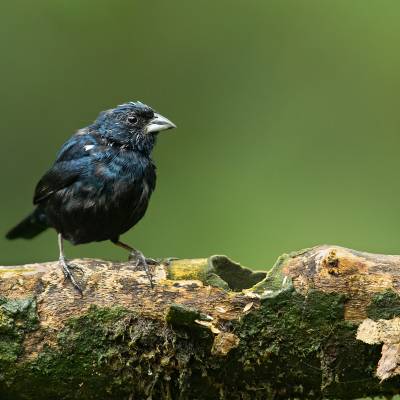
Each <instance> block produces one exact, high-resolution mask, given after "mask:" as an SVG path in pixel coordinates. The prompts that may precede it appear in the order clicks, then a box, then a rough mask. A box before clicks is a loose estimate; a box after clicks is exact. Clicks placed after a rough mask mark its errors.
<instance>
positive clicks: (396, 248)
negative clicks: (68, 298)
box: [0, 0, 400, 269]
mask: <svg viewBox="0 0 400 400" xmlns="http://www.w3.org/2000/svg"><path fill="white" fill-rule="evenodd" d="M399 13H400V3H399V2H398V1H397V0H393V1H390V0H379V1H376V0H352V1H348V0H334V1H321V0H302V1H299V0H291V1H290V0H268V1H266V0H258V1H256V0H241V1H238V0H219V1H215V0H201V1H187V0H174V1H165V0H153V1H134V0H113V1H106V0H86V1H82V0H36V1H31V0H16V1H9V2H3V3H2V5H1V13H0V46H1V48H0V50H1V52H0V57H1V62H0V79H1V97H0V110H1V146H0V156H1V169H0V175H1V189H0V190H1V207H0V221H1V222H0V227H1V236H2V237H1V239H0V263H1V264H11V263H12V264H14V263H23V262H32V261H44V260H54V259H56V257H57V255H58V250H57V244H56V236H55V234H54V232H51V231H48V232H46V233H45V234H43V235H41V236H40V237H38V238H37V239H35V240H33V241H15V242H7V241H6V240H5V239H3V234H4V233H5V232H6V231H7V229H8V228H10V227H11V226H12V225H13V224H15V223H16V222H18V221H19V219H21V218H22V217H24V216H25V215H26V214H27V213H28V212H29V211H30V210H31V207H32V206H31V199H32V193H33V190H34V187H35V184H36V182H37V180H38V179H39V178H40V177H41V175H42V174H43V172H44V171H45V170H46V169H47V168H48V167H49V166H50V165H51V163H52V162H53V160H54V157H55V154H56V152H57V151H58V149H59V147H60V146H61V144H62V143H63V142H64V141H65V140H66V139H67V138H68V137H69V136H70V135H71V134H72V133H73V132H74V131H75V130H76V129H78V128H80V127H83V126H85V125H87V124H89V123H90V122H91V121H92V120H93V119H94V118H95V117H96V115H97V114H98V112H99V111H101V110H103V109H107V108H111V107H113V106H115V105H117V104H120V103H122V102H125V101H128V100H136V99H140V100H142V101H143V102H145V103H148V104H149V105H151V106H153V107H155V108H156V109H157V110H159V111H160V112H161V113H162V114H164V115H166V116H167V117H169V118H170V119H171V120H173V121H174V122H175V123H176V124H177V125H178V127H179V129H177V130H174V131H171V132H169V133H165V134H164V135H162V136H161V137H160V139H159V142H158V146H157V148H156V151H155V153H154V159H155V160H156V163H157V166H158V185H157V190H156V192H155V194H154V196H153V198H152V201H151V204H150V208H149V210H148V212H147V215H146V217H145V218H144V219H143V220H142V222H140V223H139V224H138V225H137V226H136V227H135V228H134V229H132V230H131V231H130V232H129V233H128V234H126V235H125V237H124V239H125V240H126V241H127V242H129V243H132V244H134V245H135V246H136V247H138V248H140V249H141V250H142V251H143V252H144V253H145V254H147V255H149V256H155V257H162V256H177V257H199V256H207V255H211V254H215V253H223V254H227V255H229V256H231V257H232V258H233V259H236V260H238V261H240V262H242V263H243V264H245V265H248V266H250V267H253V268H258V269H265V268H268V267H270V266H271V265H272V264H273V262H274V260H275V259H276V257H277V256H278V255H280V254H281V253H283V252H287V251H291V250H297V249H300V248H303V247H309V246H313V245H316V244H321V243H331V244H339V245H343V246H348V247H353V248H356V249H361V250H367V251H372V252H383V253H397V254H399V253H400V204H399V199H400V184H399V179H400V156H399V151H400V112H399V96H400V51H399V43H400V24H399ZM67 255H69V256H70V257H84V256H85V257H91V256H94V257H103V258H107V259H115V260H121V259H125V258H126V254H124V253H123V252H122V251H121V250H119V249H117V248H114V247H113V246H112V245H111V244H108V243H100V244H93V245H92V244H91V245H85V246H78V247H74V248H73V247H72V246H69V247H68V248H67Z"/></svg>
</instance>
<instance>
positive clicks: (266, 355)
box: [235, 288, 383, 399]
mask: <svg viewBox="0 0 400 400" xmlns="http://www.w3.org/2000/svg"><path fill="white" fill-rule="evenodd" d="M344 303H345V298H344V296H342V295H339V294H328V293H323V292H319V291H310V292H309V294H308V295H307V296H302V295H300V294H299V293H297V292H296V291H295V290H293V288H289V289H287V290H283V291H278V292H277V293H276V295H275V296H272V297H269V298H265V299H264V300H263V301H262V307H261V308H260V309H258V310H257V311H256V312H253V313H250V314H248V315H247V316H246V317H244V318H243V320H242V321H241V322H240V326H239V327H238V331H240V339H241V344H240V348H239V349H238V350H237V351H239V352H241V354H240V356H239V359H241V360H243V363H244V369H245V371H246V373H245V375H244V381H246V382H247V385H248V386H250V387H254V388H256V387H257V388H258V391H257V392H256V391H255V392H254V394H255V396H254V398H255V399H263V398H266V399H268V398H274V399H278V398H279V399H287V398H295V397H302V398H308V399H313V398H316V399H319V398H330V397H332V396H333V397H335V398H343V399H351V398H356V397H362V396H364V395H365V394H368V393H372V394H373V393H381V391H382V390H383V387H382V386H381V385H380V383H379V380H378V379H376V378H375V376H374V366H375V365H376V363H377V362H378V359H379V356H380V354H379V348H378V347H376V346H368V345H366V344H365V343H362V342H360V341H357V340H356V331H357V326H356V325H353V324H349V323H348V322H346V321H344ZM355 354H356V355H357V356H356V357H355ZM375 362H376V363H375ZM366 369H367V377H369V378H368V382H366V383H363V384H362V385H354V384H352V382H353V381H354V382H356V381H358V380H365V377H366ZM235 379H237V380H239V379H240V377H239V376H236V378H235ZM241 379H243V377H242V378H241ZM244 381H243V383H244ZM260 381H261V382H264V383H263V385H262V386H261V387H260ZM287 382H290V385H288V384H287ZM316 388H317V389H318V388H320V389H318V390H316Z"/></svg>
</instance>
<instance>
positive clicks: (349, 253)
mask: <svg viewBox="0 0 400 400" xmlns="http://www.w3.org/2000/svg"><path fill="white" fill-rule="evenodd" d="M75 264H76V265H77V266H79V267H80V269H77V270H76V272H75V274H76V276H77V278H78V280H79V281H80V282H81V284H82V287H83V289H84V294H83V297H81V296H80V295H79V294H78V293H77V292H76V291H75V290H74V289H73V288H72V286H71V285H70V284H69V283H68V282H65V281H64V277H63V274H62V272H61V270H60V269H59V267H58V264H57V263H43V264H31V265H23V266H16V267H0V398H1V399H12V400H19V399H40V400H47V399H49V400H50V399H83V400H86V399H127V400H128V399H129V400H133V399H136V400H137V399H139V400H141V399H154V400H155V399H180V400H185V399H191V400H192V399H193V400H195V399H201V400H202V399H213V400H214V399H233V400H236V399H237V400H239V399H240V400H246V399H249V400H250V399H288V398H304V399H322V398H332V399H338V398H341V399H353V398H359V397H363V396H366V395H368V396H372V395H386V396H391V395H393V394H396V393H399V392H400V378H399V375H400V296H399V290H400V256H387V255H377V254H369V253H363V252H358V251H355V250H350V249H345V248H342V247H338V246H327V245H324V246H317V247H314V248H311V249H305V250H302V251H299V252H294V253H291V254H285V255H282V256H281V257H279V258H278V260H277V262H276V264H275V265H274V267H273V268H272V270H271V271H270V272H268V273H265V272H252V271H251V270H249V269H247V268H243V267H241V266H240V265H239V264H237V263H235V262H233V261H231V260H230V259H229V258H227V257H225V256H212V257H210V258H208V259H206V258H204V259H192V260H176V261H173V262H172V263H171V264H170V265H160V266H157V267H155V268H154V271H153V273H154V277H155V279H154V280H155V282H156V286H155V288H154V290H151V289H150V287H149V284H148V281H147V279H146V276H145V275H144V273H143V272H142V271H135V270H134V269H133V268H132V266H131V265H130V264H129V263H111V262H105V261H101V260H75Z"/></svg>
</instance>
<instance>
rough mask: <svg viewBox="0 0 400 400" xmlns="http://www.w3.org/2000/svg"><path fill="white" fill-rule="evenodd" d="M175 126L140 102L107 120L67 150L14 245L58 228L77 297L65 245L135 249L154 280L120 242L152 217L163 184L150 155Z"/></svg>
mask: <svg viewBox="0 0 400 400" xmlns="http://www.w3.org/2000/svg"><path fill="white" fill-rule="evenodd" d="M174 127H175V125H174V124H173V123H172V122H171V121H169V120H168V119H167V118H165V117H163V116H161V115H160V114H157V113H155V112H154V111H153V110H152V109H151V108H150V107H148V106H146V105H144V104H142V103H140V102H130V103H126V104H122V105H120V106H118V107H116V108H114V109H111V110H107V111H104V112H102V113H100V115H99V117H98V118H97V119H96V121H95V122H94V123H93V124H91V125H89V126H88V127H86V128H83V129H81V130H79V131H78V132H77V133H76V134H75V135H73V136H72V137H71V138H70V139H69V140H68V141H67V142H66V143H65V144H64V145H63V146H62V148H61V150H60V152H59V153H58V155H57V158H56V161H55V163H54V165H53V166H52V167H51V168H50V170H49V171H47V172H46V173H45V175H44V176H43V177H42V179H41V180H40V181H39V183H38V184H37V186H36V190H35V195H34V204H35V205H36V208H35V210H34V211H33V212H32V213H31V214H30V215H29V216H28V217H26V218H25V219H24V220H23V221H22V222H21V223H19V224H18V225H17V226H16V227H15V228H13V229H12V230H10V231H9V232H8V234H7V238H8V239H16V238H26V239H31V238H33V237H35V236H36V235H38V234H39V233H41V232H42V231H44V230H45V229H47V228H49V227H52V228H54V229H55V230H56V231H57V232H58V234H59V246H60V263H61V266H62V267H63V270H64V273H65V275H66V277H67V278H69V279H70V280H71V281H72V283H73V284H74V286H75V287H76V288H77V289H78V290H80V288H79V285H77V283H76V282H75V279H74V277H73V275H72V273H71V271H70V267H71V266H70V265H69V264H68V263H67V262H66V260H65V257H64V252H63V239H67V240H68V241H70V242H71V243H73V244H81V243H89V242H94V241H103V240H111V241H112V242H113V243H115V244H117V245H119V246H121V247H123V248H126V249H128V250H130V251H131V253H132V256H133V257H134V258H135V259H136V261H137V264H140V265H142V266H143V267H144V268H145V269H146V272H147V273H148V266H147V262H146V259H145V258H144V257H143V255H142V254H141V253H140V252H139V251H137V250H135V249H134V248H132V247H130V246H128V245H125V244H123V243H121V242H120V241H119V236H120V235H121V234H122V233H124V232H126V231H128V230H129V229H130V228H131V227H132V226H134V225H135V224H136V223H137V222H138V221H139V220H140V219H141V218H142V217H143V215H144V214H145V212H146V209H147V206H148V203H149V200H150V196H151V194H152V192H153V191H154V188H155V184H156V168H155V165H154V163H153V161H152V159H151V151H152V149H153V147H154V145H155V142H156V137H157V134H158V133H159V132H160V131H163V130H166V129H171V128H174ZM150 282H151V277H150Z"/></svg>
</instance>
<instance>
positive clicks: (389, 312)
mask: <svg viewBox="0 0 400 400" xmlns="http://www.w3.org/2000/svg"><path fill="white" fill-rule="evenodd" d="M367 315H368V317H369V318H371V319H375V320H377V319H391V318H394V317H398V316H400V296H399V295H398V294H397V293H395V292H393V291H392V290H387V291H386V292H382V293H378V294H376V295H375V296H374V297H373V298H372V300H371V303H370V305H369V306H368V308H367Z"/></svg>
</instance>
